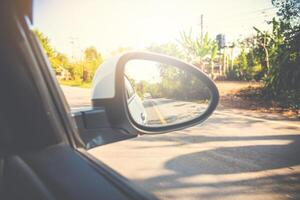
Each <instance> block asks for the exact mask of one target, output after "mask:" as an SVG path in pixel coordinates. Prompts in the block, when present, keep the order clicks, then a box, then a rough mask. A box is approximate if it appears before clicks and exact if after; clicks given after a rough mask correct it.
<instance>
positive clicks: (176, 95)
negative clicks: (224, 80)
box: [92, 52, 219, 133]
mask: <svg viewBox="0 0 300 200" xmlns="http://www.w3.org/2000/svg"><path fill="white" fill-rule="evenodd" d="M218 101H219V93H218V89H217V87H216V85H215V84H214V82H213V81H212V80H211V79H210V78H209V77H208V76H207V75H206V74H204V73H203V72H202V71H200V70H199V69H198V68H196V67H194V66H193V65H191V64H187V63H185V62H183V61H180V60H177V59H175V58H172V57H168V56H164V55H159V54H153V53H146V52H129V53H125V54H123V55H121V56H119V57H116V58H114V59H111V60H109V61H107V62H105V63H104V64H102V65H101V66H100V68H99V69H98V70H97V72H96V74H95V77H94V80H93V87H92V104H93V107H104V108H105V111H106V114H107V117H108V119H109V122H110V124H111V126H112V127H115V128H121V129H123V130H127V131H128V132H129V133H130V132H132V131H136V132H138V133H163V132H168V131H173V130H178V129H183V128H187V127H190V126H193V125H196V124H199V123H201V122H203V121H204V120H206V119H207V118H208V117H209V116H210V115H211V114H212V113H213V111H214V110H215V108H216V107H217V104H218Z"/></svg>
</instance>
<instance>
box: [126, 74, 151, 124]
mask: <svg viewBox="0 0 300 200" xmlns="http://www.w3.org/2000/svg"><path fill="white" fill-rule="evenodd" d="M125 89H126V96H127V103H128V109H129V110H130V114H131V116H132V118H133V119H134V120H135V121H136V122H137V123H139V124H146V123H147V113H146V110H145V108H144V106H143V102H142V100H141V98H140V97H139V96H138V94H137V93H136V92H135V90H134V88H133V87H132V85H131V83H130V81H129V80H128V78H127V77H125Z"/></svg>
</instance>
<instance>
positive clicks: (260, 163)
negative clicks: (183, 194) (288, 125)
mask: <svg viewBox="0 0 300 200" xmlns="http://www.w3.org/2000/svg"><path fill="white" fill-rule="evenodd" d="M182 137H185V138H181V140H185V141H193V143H197V144H199V145H201V144H203V143H205V142H218V141H227V142H228V141H232V142H236V141H241V142H244V143H247V141H286V143H283V144H278V145H251V146H247V145H243V146H238V147H221V148H216V149H212V150H206V151H200V152H195V153H190V154H185V155H180V156H177V157H175V158H172V159H170V160H168V161H167V162H165V163H164V168H165V169H167V170H169V171H172V172H173V173H170V174H167V175H161V176H156V177H152V178H148V179H146V180H144V179H143V180H136V182H138V183H139V184H141V185H145V186H147V188H148V189H150V190H151V191H152V192H160V193H163V191H165V190H166V191H170V190H171V191H172V190H173V189H180V188H187V189H188V188H198V189H203V188H204V189H205V188H213V189H214V190H215V189H218V188H219V189H220V191H218V192H211V190H207V191H208V192H204V193H202V194H201V198H203V199H216V198H217V199H219V198H221V197H222V198H225V197H226V196H233V197H234V196H239V195H247V194H248V193H249V194H250V193H251V194H252V195H253V194H254V193H256V194H267V193H272V194H273V195H274V194H280V195H282V194H288V195H291V196H292V197H294V198H296V199H297V198H300V173H299V171H294V169H293V167H295V166H297V165H300V156H299V155H300V154H299V152H300V151H299V147H300V135H283V136H280V135H274V136H249V137H247V136H244V137H234V136H231V137H213V136H189V135H186V136H182ZM145 139H146V140H147V137H145ZM177 139H178V138H177ZM287 141H288V142H287ZM182 145H183V144H182ZM166 150H167V149H166ZM191 164H192V165H191ZM282 168H288V170H289V171H290V173H288V174H285V175H283V174H278V175H276V173H270V174H269V175H268V176H265V177H259V176H258V177H257V178H253V177H251V178H246V179H238V180H230V181H228V180H227V181H219V182H210V181H208V182H205V181H203V182H200V183H197V182H189V181H182V180H183V179H184V180H186V179H188V178H193V177H195V176H199V175H200V176H201V175H208V176H210V175H213V176H224V175H229V176H238V175H239V174H244V175H245V173H252V172H253V173H256V172H261V173H262V172H264V171H266V170H276V169H282ZM225 180H226V179H225ZM157 185H159V187H157ZM149 186H153V187H152V188H151V187H150V188H149ZM204 191H206V190H204Z"/></svg>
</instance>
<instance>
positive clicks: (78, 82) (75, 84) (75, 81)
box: [58, 80, 92, 88]
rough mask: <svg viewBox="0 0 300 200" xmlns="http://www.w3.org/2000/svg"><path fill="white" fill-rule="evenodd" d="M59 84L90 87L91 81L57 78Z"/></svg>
mask: <svg viewBox="0 0 300 200" xmlns="http://www.w3.org/2000/svg"><path fill="white" fill-rule="evenodd" d="M58 82H59V84H61V85H67V86H72V87H80V88H91V87H92V82H82V81H81V80H79V81H78V80H71V81H65V80H59V81H58Z"/></svg>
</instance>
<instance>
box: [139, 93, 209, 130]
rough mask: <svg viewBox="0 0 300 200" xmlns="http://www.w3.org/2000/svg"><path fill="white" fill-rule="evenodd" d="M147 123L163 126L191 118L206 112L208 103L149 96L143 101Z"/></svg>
mask: <svg viewBox="0 0 300 200" xmlns="http://www.w3.org/2000/svg"><path fill="white" fill-rule="evenodd" d="M143 105H144V108H145V111H146V115H147V125H149V126H161V125H166V124H178V123H181V122H184V121H188V120H191V119H193V118H195V117H197V116H199V114H202V113H204V112H205V110H206V109H207V107H208V103H202V104H200V103H195V102H187V101H178V100H174V99H166V98H148V99H145V100H144V101H143Z"/></svg>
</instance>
